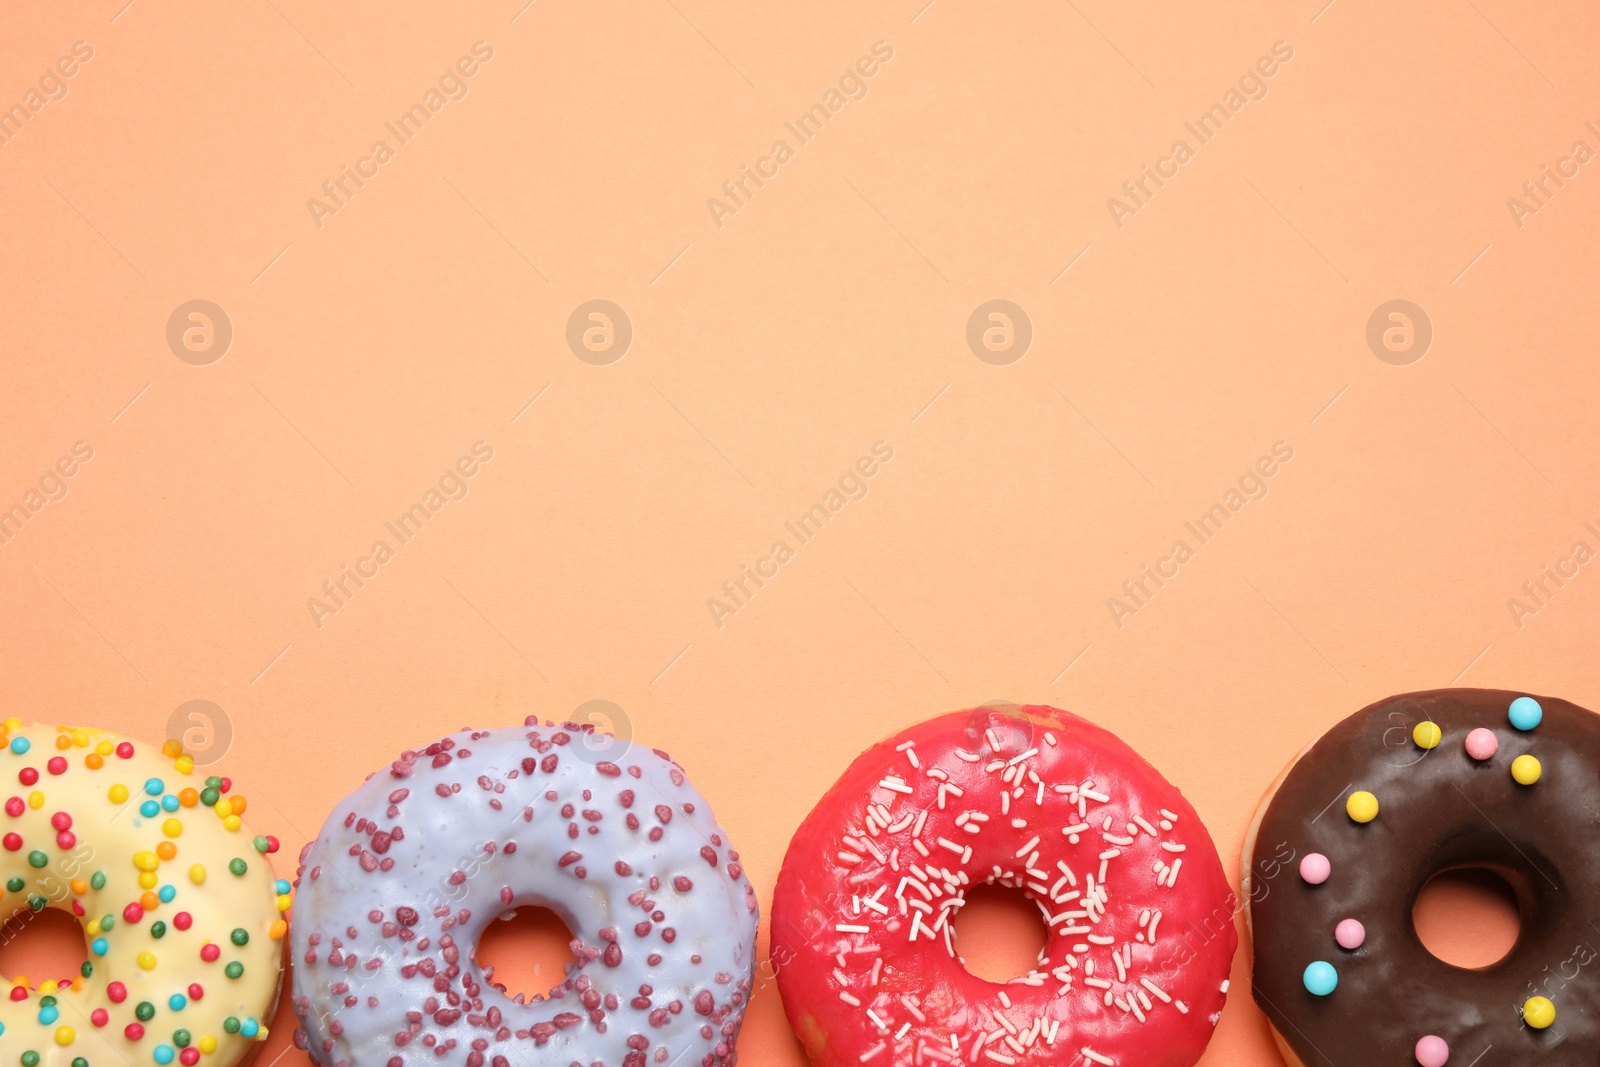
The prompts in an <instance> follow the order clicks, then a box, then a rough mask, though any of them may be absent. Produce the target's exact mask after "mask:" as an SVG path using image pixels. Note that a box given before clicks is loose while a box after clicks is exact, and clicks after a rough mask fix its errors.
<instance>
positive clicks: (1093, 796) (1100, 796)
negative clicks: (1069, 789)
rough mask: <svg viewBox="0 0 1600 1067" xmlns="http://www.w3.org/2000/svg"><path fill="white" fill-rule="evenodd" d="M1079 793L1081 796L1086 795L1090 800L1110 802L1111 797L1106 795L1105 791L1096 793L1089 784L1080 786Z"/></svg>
mask: <svg viewBox="0 0 1600 1067" xmlns="http://www.w3.org/2000/svg"><path fill="white" fill-rule="evenodd" d="M1078 794H1079V795H1080V796H1086V797H1088V798H1089V799H1090V800H1093V801H1097V802H1099V803H1101V804H1104V803H1106V802H1108V801H1109V800H1110V799H1111V798H1110V797H1108V796H1106V795H1105V794H1104V793H1096V792H1095V791H1094V790H1093V789H1090V788H1089V786H1088V785H1084V786H1082V787H1080V788H1079V789H1078Z"/></svg>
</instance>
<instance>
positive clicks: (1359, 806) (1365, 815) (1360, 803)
mask: <svg viewBox="0 0 1600 1067" xmlns="http://www.w3.org/2000/svg"><path fill="white" fill-rule="evenodd" d="M1344 810H1345V811H1347V812H1348V813H1349V814H1350V818H1352V819H1354V820H1355V821H1356V822H1371V821H1372V820H1373V819H1376V818H1377V817H1378V798H1377V797H1375V796H1373V795H1372V794H1371V793H1369V792H1367V791H1366V790H1365V789H1362V790H1358V791H1356V792H1354V793H1351V794H1350V799H1349V800H1347V801H1345V802H1344Z"/></svg>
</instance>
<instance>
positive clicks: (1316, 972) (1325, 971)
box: [1302, 960, 1339, 997]
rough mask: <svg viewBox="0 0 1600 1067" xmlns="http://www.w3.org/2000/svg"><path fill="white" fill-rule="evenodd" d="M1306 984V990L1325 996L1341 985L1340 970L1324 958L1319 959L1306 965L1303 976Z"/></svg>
mask: <svg viewBox="0 0 1600 1067" xmlns="http://www.w3.org/2000/svg"><path fill="white" fill-rule="evenodd" d="M1302 979H1303V981H1304V982H1305V984H1306V991H1307V992H1309V993H1312V994H1313V995H1315V996H1319V997H1325V996H1327V995H1328V994H1329V993H1332V992H1333V991H1334V990H1335V989H1336V988H1338V986H1339V972H1338V971H1337V970H1335V969H1334V966H1333V964H1331V963H1328V962H1326V961H1324V960H1317V961H1316V962H1314V963H1312V964H1311V965H1310V966H1308V967H1306V971H1305V974H1304V975H1303V976H1302Z"/></svg>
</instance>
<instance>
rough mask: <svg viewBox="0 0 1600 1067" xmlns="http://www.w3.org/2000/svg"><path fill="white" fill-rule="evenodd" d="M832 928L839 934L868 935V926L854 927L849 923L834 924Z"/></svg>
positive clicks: (869, 931) (869, 929)
mask: <svg viewBox="0 0 1600 1067" xmlns="http://www.w3.org/2000/svg"><path fill="white" fill-rule="evenodd" d="M833 928H834V929H835V930H836V931H838V932H839V933H841V934H870V933H871V932H872V928H871V927H870V926H856V925H853V924H851V923H834V924H833Z"/></svg>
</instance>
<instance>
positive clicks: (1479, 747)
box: [1467, 726, 1500, 760]
mask: <svg viewBox="0 0 1600 1067" xmlns="http://www.w3.org/2000/svg"><path fill="white" fill-rule="evenodd" d="M1499 750H1500V739H1499V738H1498V737H1496V736H1495V735H1494V731H1493V730H1486V729H1484V728H1483V727H1481V726H1480V727H1478V728H1477V729H1476V730H1474V731H1472V732H1471V733H1469V734H1468V735H1467V755H1469V756H1471V757H1472V758H1473V759H1475V760H1486V759H1489V758H1490V757H1491V756H1493V755H1494V754H1495V753H1496V752H1498V751H1499Z"/></svg>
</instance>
